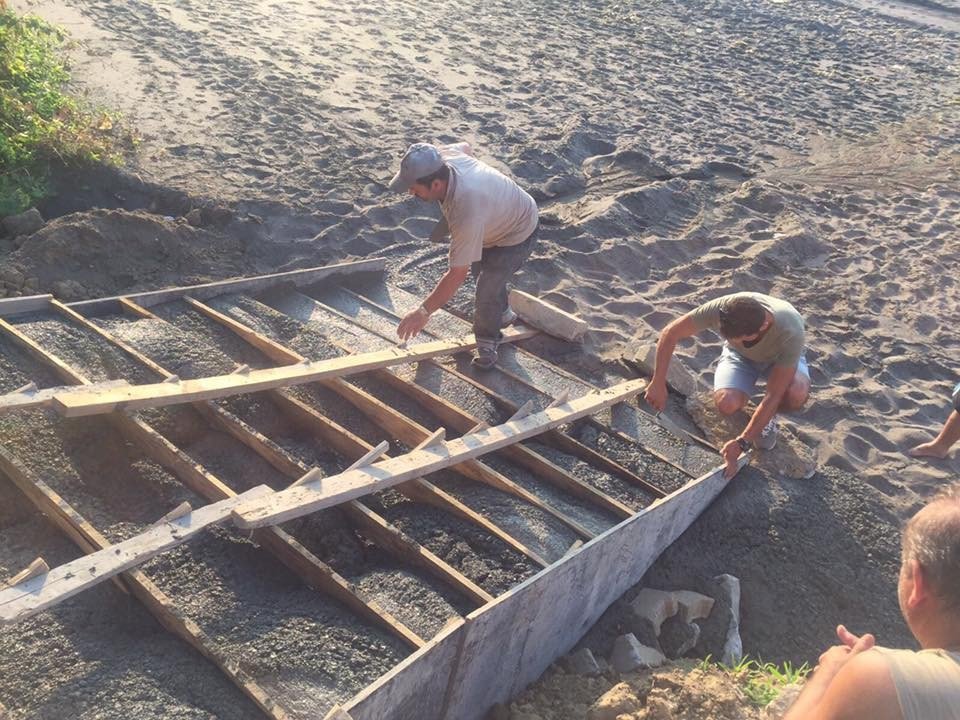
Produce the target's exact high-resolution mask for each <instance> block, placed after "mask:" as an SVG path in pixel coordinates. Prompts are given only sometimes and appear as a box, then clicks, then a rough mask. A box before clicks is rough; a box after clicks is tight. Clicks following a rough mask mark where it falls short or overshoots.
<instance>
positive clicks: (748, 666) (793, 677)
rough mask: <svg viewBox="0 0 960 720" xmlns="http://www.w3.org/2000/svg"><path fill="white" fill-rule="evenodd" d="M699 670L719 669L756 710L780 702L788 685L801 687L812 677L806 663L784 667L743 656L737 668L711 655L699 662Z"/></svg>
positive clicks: (784, 664)
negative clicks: (741, 689)
mask: <svg viewBox="0 0 960 720" xmlns="http://www.w3.org/2000/svg"><path fill="white" fill-rule="evenodd" d="M698 667H699V669H700V670H704V671H706V670H710V669H713V668H717V669H719V670H722V671H723V672H727V673H729V674H731V675H733V676H734V677H735V678H736V679H737V681H738V682H739V683H740V686H741V687H742V688H743V692H744V694H745V695H746V696H747V698H748V699H749V700H750V702H752V703H753V704H754V705H756V706H757V707H766V706H767V705H769V704H770V703H771V702H773V701H774V700H776V699H777V696H778V695H779V694H780V692H781V690H783V688H784V687H786V686H787V685H791V684H793V683H799V682H801V681H802V680H804V679H805V678H806V677H807V675H809V674H810V670H811V668H810V666H809V665H807V663H804V664H803V665H801V666H800V667H794V665H793V663H791V662H790V661H789V660H788V661H787V662H785V663H783V664H782V665H776V664H774V663H769V662H763V660H754V659H752V658H751V657H750V656H748V655H744V656H743V657H742V658H741V659H740V661H739V662H737V663H736V664H735V665H724V664H723V663H715V662H713V660H712V659H711V657H710V656H709V655H707V657H705V658H704V659H703V660H701V661H700V663H699V665H698Z"/></svg>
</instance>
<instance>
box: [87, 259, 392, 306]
mask: <svg viewBox="0 0 960 720" xmlns="http://www.w3.org/2000/svg"><path fill="white" fill-rule="evenodd" d="M385 267H386V261H385V260H383V259H381V258H374V259H371V260H358V261H355V262H345V263H338V264H336V265H325V266H323V267H316V268H305V269H303V270H290V271H287V272H282V273H273V274H270V275H258V276H256V277H246V278H237V279H234V280H220V281H217V282H210V283H203V284H201V285H188V286H186V287H176V288H166V289H163V290H150V291H148V292H141V293H131V294H128V295H116V296H114V297H108V298H99V299H96V300H81V301H79V302H74V303H70V307H72V308H73V309H74V310H76V311H77V312H79V313H81V314H83V315H96V314H98V313H102V312H112V311H113V310H114V309H115V305H116V303H118V302H120V301H121V300H122V299H123V298H129V299H130V300H133V301H134V302H135V303H137V304H138V305H140V306H141V307H152V306H153V305H159V304H161V303H165V302H169V301H171V300H177V299H179V298H181V297H183V296H184V295H190V296H192V297H195V298H199V299H201V300H202V299H205V298H211V297H216V296H217V295H224V294H226V293H242V292H256V291H258V290H263V289H265V288H268V287H272V286H274V285H280V284H282V283H292V284H294V285H296V286H301V285H309V284H311V283H315V282H318V281H320V280H322V279H324V278H328V277H332V276H334V275H352V274H356V273H362V272H383V269H384V268H385Z"/></svg>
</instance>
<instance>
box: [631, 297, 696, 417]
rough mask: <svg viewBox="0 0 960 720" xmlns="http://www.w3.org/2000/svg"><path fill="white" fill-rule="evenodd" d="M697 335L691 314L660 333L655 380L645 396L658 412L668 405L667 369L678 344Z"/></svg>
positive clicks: (651, 382) (654, 372)
mask: <svg viewBox="0 0 960 720" xmlns="http://www.w3.org/2000/svg"><path fill="white" fill-rule="evenodd" d="M696 333H697V327H696V325H694V322H693V318H692V317H691V316H690V314H689V313H688V314H686V315H684V316H682V317H679V318H677V319H676V320H674V321H673V322H671V323H670V324H669V325H667V326H666V327H665V328H664V329H663V331H662V332H661V333H660V338H659V339H658V340H657V357H656V360H655V361H654V368H653V379H651V380H650V386H649V387H648V388H647V392H646V394H645V395H644V397H645V399H646V401H647V402H648V403H650V405H652V406H653V407H655V408H656V409H657V410H663V408H664V407H665V406H666V403H667V369H668V368H669V367H670V359H671V358H672V357H673V351H674V350H676V348H677V343H678V342H680V341H681V340H683V339H684V338H688V337H690V336H691V335H696Z"/></svg>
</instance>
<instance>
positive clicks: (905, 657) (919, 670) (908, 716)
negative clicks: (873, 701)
mask: <svg viewBox="0 0 960 720" xmlns="http://www.w3.org/2000/svg"><path fill="white" fill-rule="evenodd" d="M875 651H876V652H880V653H881V654H882V655H883V657H884V658H886V660H887V664H888V667H889V668H890V675H891V677H892V678H893V685H894V687H895V688H896V691H897V699H898V700H899V701H900V712H901V713H903V718H904V720H960V653H951V652H947V651H946V650H921V651H920V652H913V651H912V650H891V649H889V648H881V647H878V648H875Z"/></svg>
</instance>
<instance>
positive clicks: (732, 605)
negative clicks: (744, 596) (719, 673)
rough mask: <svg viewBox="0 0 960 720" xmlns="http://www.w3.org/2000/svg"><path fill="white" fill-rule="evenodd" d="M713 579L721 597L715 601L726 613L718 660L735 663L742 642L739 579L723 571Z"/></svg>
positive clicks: (739, 653)
mask: <svg viewBox="0 0 960 720" xmlns="http://www.w3.org/2000/svg"><path fill="white" fill-rule="evenodd" d="M713 581H714V582H715V583H716V584H717V588H718V591H719V592H720V593H722V594H723V595H722V597H718V598H717V603H718V605H719V606H720V607H722V608H724V612H725V613H726V615H727V617H726V623H727V632H726V635H725V636H724V641H723V652H722V653H721V658H720V662H722V663H723V664H724V665H736V664H737V663H738V662H740V659H741V658H742V657H743V642H742V641H741V640H740V580H739V579H738V578H736V577H734V576H733V575H728V574H726V573H724V574H723V575H717V576H716V577H715V578H714V579H713Z"/></svg>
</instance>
